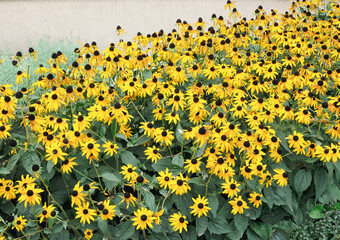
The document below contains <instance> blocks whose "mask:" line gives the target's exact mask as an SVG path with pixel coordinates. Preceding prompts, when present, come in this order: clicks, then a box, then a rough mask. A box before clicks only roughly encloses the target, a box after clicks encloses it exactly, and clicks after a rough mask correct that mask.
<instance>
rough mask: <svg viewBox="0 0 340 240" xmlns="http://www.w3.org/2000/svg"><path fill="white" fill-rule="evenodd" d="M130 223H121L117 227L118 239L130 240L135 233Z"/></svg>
mask: <svg viewBox="0 0 340 240" xmlns="http://www.w3.org/2000/svg"><path fill="white" fill-rule="evenodd" d="M132 223H133V222H132V221H126V222H121V223H120V224H119V225H118V231H117V234H118V239H120V240H125V239H130V238H131V236H132V235H133V234H134V233H135V227H134V226H133V225H132Z"/></svg>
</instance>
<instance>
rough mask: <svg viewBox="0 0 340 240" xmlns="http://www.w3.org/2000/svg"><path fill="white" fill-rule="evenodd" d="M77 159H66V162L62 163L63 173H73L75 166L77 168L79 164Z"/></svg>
mask: <svg viewBox="0 0 340 240" xmlns="http://www.w3.org/2000/svg"><path fill="white" fill-rule="evenodd" d="M75 159H76V158H75V157H73V158H68V159H65V160H64V161H62V163H61V164H62V166H61V168H60V169H61V171H62V172H63V173H66V174H69V173H70V172H72V169H73V168H74V166H77V165H78V164H77V163H76V162H75V161H74V160H75Z"/></svg>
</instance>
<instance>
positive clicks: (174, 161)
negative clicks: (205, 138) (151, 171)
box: [172, 154, 184, 167]
mask: <svg viewBox="0 0 340 240" xmlns="http://www.w3.org/2000/svg"><path fill="white" fill-rule="evenodd" d="M172 164H174V165H177V166H180V167H183V164H184V158H183V156H182V155H180V154H177V155H176V156H174V157H173V158H172Z"/></svg>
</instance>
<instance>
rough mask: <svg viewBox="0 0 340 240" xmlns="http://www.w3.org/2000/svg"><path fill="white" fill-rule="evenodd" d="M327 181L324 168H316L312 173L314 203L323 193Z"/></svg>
mask: <svg viewBox="0 0 340 240" xmlns="http://www.w3.org/2000/svg"><path fill="white" fill-rule="evenodd" d="M328 182H329V179H328V174H327V171H326V170H325V169H324V168H317V169H316V170H315V173H314V185H315V201H317V200H318V199H319V198H320V196H321V195H322V194H323V193H324V192H325V190H326V188H327V185H328Z"/></svg>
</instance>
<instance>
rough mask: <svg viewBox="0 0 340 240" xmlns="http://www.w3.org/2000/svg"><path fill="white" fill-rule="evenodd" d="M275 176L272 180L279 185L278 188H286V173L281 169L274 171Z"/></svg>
mask: <svg viewBox="0 0 340 240" xmlns="http://www.w3.org/2000/svg"><path fill="white" fill-rule="evenodd" d="M274 172H276V174H275V175H274V176H273V179H274V180H276V183H277V184H279V186H280V187H283V186H287V183H288V173H287V172H286V171H285V170H283V169H277V168H276V169H274Z"/></svg>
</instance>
